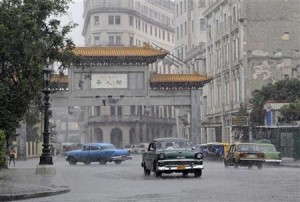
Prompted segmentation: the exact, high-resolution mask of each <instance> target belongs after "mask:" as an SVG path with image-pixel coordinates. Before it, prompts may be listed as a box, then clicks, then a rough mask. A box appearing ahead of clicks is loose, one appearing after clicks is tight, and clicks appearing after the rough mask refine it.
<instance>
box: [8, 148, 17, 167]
mask: <svg viewBox="0 0 300 202" xmlns="http://www.w3.org/2000/svg"><path fill="white" fill-rule="evenodd" d="M15 153H16V152H15V150H14V149H13V148H10V149H9V165H10V163H11V161H13V162H14V166H16V162H15Z"/></svg>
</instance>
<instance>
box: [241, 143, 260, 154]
mask: <svg viewBox="0 0 300 202" xmlns="http://www.w3.org/2000/svg"><path fill="white" fill-rule="evenodd" d="M237 151H238V152H254V151H260V150H259V148H258V146H257V145H252V144H240V145H238V146H237Z"/></svg>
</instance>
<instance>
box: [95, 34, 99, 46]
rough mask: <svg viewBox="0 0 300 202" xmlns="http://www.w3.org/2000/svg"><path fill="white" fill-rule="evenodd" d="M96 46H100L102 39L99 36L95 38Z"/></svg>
mask: <svg viewBox="0 0 300 202" xmlns="http://www.w3.org/2000/svg"><path fill="white" fill-rule="evenodd" d="M94 45H95V46H98V45H100V37H99V36H95V37H94Z"/></svg>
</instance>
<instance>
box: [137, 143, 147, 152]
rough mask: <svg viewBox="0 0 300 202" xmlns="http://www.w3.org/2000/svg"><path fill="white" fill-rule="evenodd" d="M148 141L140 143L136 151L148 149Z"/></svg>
mask: <svg viewBox="0 0 300 202" xmlns="http://www.w3.org/2000/svg"><path fill="white" fill-rule="evenodd" d="M148 146H149V143H140V144H139V147H138V153H140V154H142V153H144V152H145V151H146V150H147V149H148Z"/></svg>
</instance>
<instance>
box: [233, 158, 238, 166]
mask: <svg viewBox="0 0 300 202" xmlns="http://www.w3.org/2000/svg"><path fill="white" fill-rule="evenodd" d="M233 166H234V168H238V167H239V164H238V162H236V160H235V159H234V160H233Z"/></svg>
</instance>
